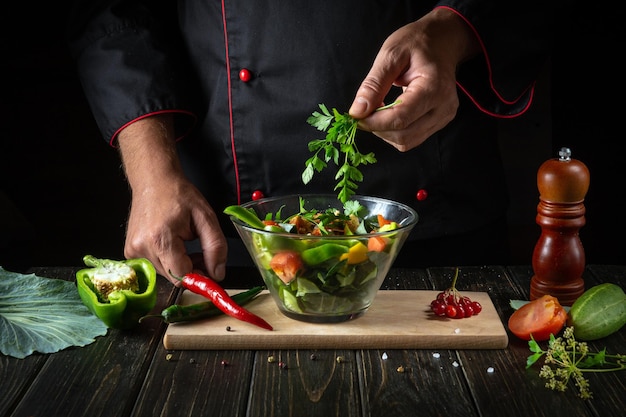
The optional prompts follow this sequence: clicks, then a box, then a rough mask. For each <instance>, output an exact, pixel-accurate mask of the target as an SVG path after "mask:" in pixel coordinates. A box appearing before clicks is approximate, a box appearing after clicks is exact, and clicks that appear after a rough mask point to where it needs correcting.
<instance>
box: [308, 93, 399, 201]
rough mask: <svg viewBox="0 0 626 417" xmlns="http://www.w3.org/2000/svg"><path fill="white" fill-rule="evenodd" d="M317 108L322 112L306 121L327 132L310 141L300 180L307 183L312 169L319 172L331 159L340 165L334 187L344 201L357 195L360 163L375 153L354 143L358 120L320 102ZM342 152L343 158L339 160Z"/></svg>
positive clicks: (374, 160) (390, 105)
mask: <svg viewBox="0 0 626 417" xmlns="http://www.w3.org/2000/svg"><path fill="white" fill-rule="evenodd" d="M399 102H400V101H394V102H393V103H391V104H388V105H386V106H383V107H380V108H378V109H376V110H377V111H378V110H384V109H387V108H389V107H392V106H394V105H396V104H398V103H399ZM319 107H320V110H321V112H319V111H315V112H313V114H312V115H311V116H309V118H308V119H307V123H308V124H310V125H311V126H313V127H315V128H317V130H319V131H322V132H326V137H325V138H324V139H314V140H312V141H310V142H309V151H310V152H313V156H312V157H310V158H309V159H307V160H306V162H305V166H306V168H305V169H304V171H303V172H302V182H303V183H304V184H308V183H309V182H310V181H311V180H312V179H313V175H314V174H315V171H317V172H321V171H322V170H323V169H324V168H326V167H327V166H328V163H329V162H330V161H331V160H332V161H333V163H334V164H335V165H337V166H338V167H339V169H338V170H337V173H336V174H335V180H338V182H337V185H335V188H334V190H335V191H336V190H339V194H338V198H339V201H341V202H342V203H345V202H346V201H348V200H349V199H350V197H352V196H353V195H354V194H356V190H357V188H358V184H357V183H358V182H362V181H363V173H362V172H361V171H360V170H359V166H361V165H367V164H373V163H375V162H376V156H375V155H374V153H373V152H370V153H367V154H363V153H361V152H359V149H358V148H357V146H356V143H355V137H356V132H357V129H358V123H359V121H358V120H357V119H355V118H353V117H352V116H350V115H349V114H348V113H340V112H339V111H337V109H335V108H333V109H332V112H330V111H329V110H328V108H327V107H326V106H325V105H324V104H320V105H319ZM341 154H342V155H343V160H342V161H341V162H340V155H341Z"/></svg>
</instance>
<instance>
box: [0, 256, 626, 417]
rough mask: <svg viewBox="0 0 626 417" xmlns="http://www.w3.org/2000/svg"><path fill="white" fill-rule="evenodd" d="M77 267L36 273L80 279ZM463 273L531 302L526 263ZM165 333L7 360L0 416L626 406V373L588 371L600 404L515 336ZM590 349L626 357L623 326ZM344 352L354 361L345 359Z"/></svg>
mask: <svg viewBox="0 0 626 417" xmlns="http://www.w3.org/2000/svg"><path fill="white" fill-rule="evenodd" d="M77 269H78V268H75V269H73V268H54V267H46V268H43V267H42V268H32V269H30V270H29V271H27V272H34V273H36V274H38V275H40V276H44V277H50V278H61V279H68V280H73V279H74V273H75V272H76V270H77ZM453 273H454V268H431V269H423V270H422V269H419V270H406V269H393V270H392V271H391V272H390V274H389V276H388V277H387V280H386V281H385V283H384V285H383V289H387V290H395V289H424V290H441V289H443V288H445V287H447V286H448V285H449V284H450V279H451V276H452V274H453ZM460 273H461V278H460V284H459V286H458V288H459V290H461V291H463V290H467V291H485V292H488V293H489V295H490V296H491V298H492V300H493V302H494V305H495V306H496V309H497V311H498V313H499V315H500V317H501V319H502V321H503V323H506V321H507V320H508V317H509V315H510V314H511V312H512V310H511V308H510V306H509V300H511V299H528V295H529V289H530V288H529V286H530V278H531V277H532V269H531V267H529V266H510V267H499V266H485V267H461V268H460ZM227 276H229V277H230V278H229V279H228V281H227V282H226V283H225V284H224V285H225V286H228V287H229V288H248V287H249V286H251V285H252V284H256V283H259V282H260V281H259V280H260V278H259V277H258V276H257V275H256V273H254V271H248V270H234V271H229V273H228V275H227ZM584 279H585V283H586V286H587V287H590V286H592V285H595V284H597V283H600V282H614V283H618V284H620V285H622V287H623V286H624V283H626V266H615V265H602V266H600V265H591V266H588V267H587V269H586V271H585V275H584ZM236 280H237V281H236ZM179 291H180V290H178V289H176V288H174V287H173V286H172V285H171V284H169V283H168V282H167V281H166V280H165V279H164V278H160V281H159V301H158V305H157V307H156V310H157V311H160V309H162V308H164V307H166V306H167V305H170V304H171V303H173V302H175V300H176V297H177V296H178V293H179ZM165 330H166V325H164V324H162V323H159V322H158V321H157V320H149V321H146V322H144V323H142V324H141V325H140V326H139V327H138V328H137V329H135V330H133V331H117V330H109V332H108V334H107V335H106V336H103V337H99V338H98V339H97V341H96V342H95V343H93V344H91V345H88V346H86V347H83V348H70V349H66V350H64V351H61V352H57V353H54V354H33V355H31V356H29V357H27V358H25V359H16V358H12V357H7V356H0V376H1V379H0V415H1V416H20V417H21V416H47V417H49V416H64V417H69V416H101V415H103V416H116V417H121V416H159V415H162V416H177V417H178V416H210V417H217V416H228V417H231V416H254V417H256V416H306V417H314V416H320V417H330V416H341V417H351V416H375V417H383V416H393V417H403V416H443V417H458V416H463V417H471V416H507V417H513V416H524V417H527V416H550V417H555V416H571V417H579V416H598V417H610V416H620V417H621V416H624V412H625V410H626V371H621V372H611V373H603V374H591V375H588V379H589V381H590V384H591V390H592V391H593V394H594V397H593V399H591V400H582V399H579V398H578V397H577V396H576V389H575V387H574V386H573V384H572V385H570V386H569V387H568V389H567V390H566V391H565V392H563V393H559V392H555V391H552V390H549V389H547V388H545V387H544V384H545V381H544V380H543V379H541V378H539V376H538V373H539V366H534V367H531V368H530V369H528V370H527V369H525V364H526V357H527V356H528V355H529V353H530V351H529V350H528V346H527V344H526V342H524V341H521V340H518V339H516V338H515V337H514V336H512V335H510V334H509V339H510V341H509V346H508V347H507V348H506V349H497V350H471V349H468V350H431V349H424V350H386V349H384V348H381V349H375V350H318V351H313V350H271V351H247V350H239V351H230V350H219V351H167V350H165V349H164V347H163V343H162V341H163V334H164V333H165ZM589 345H590V348H591V349H593V350H596V349H602V348H604V347H606V348H607V351H608V352H609V353H625V351H626V328H623V329H621V330H620V331H619V332H618V333H616V334H613V335H611V336H609V337H607V338H605V339H602V340H600V341H597V342H593V343H590V344H589ZM384 353H386V354H387V359H386V360H383V354H384ZM435 353H439V355H440V356H439V357H438V358H436V357H435V356H436V355H435ZM312 354H315V360H312V359H311V355H312ZM269 356H274V357H275V358H277V360H280V361H283V362H284V363H286V364H287V369H281V368H280V367H279V366H276V363H270V362H269V361H268V357H269ZM338 356H343V358H344V359H345V360H344V361H343V362H341V363H338V362H337V360H336V358H337V357H338ZM223 361H226V362H227V365H226V366H224V365H223ZM542 362H543V361H542ZM398 366H403V367H404V369H405V372H398V370H397V368H398ZM489 368H493V372H488V369H489Z"/></svg>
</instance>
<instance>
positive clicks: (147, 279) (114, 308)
mask: <svg viewBox="0 0 626 417" xmlns="http://www.w3.org/2000/svg"><path fill="white" fill-rule="evenodd" d="M105 261H107V262H121V263H124V264H126V265H128V266H130V267H131V268H132V269H133V270H135V273H136V274H137V278H138V281H139V291H138V292H133V291H131V290H118V291H114V292H112V293H111V294H110V295H109V300H108V302H106V301H102V300H101V299H99V297H98V294H97V291H96V290H95V289H94V285H93V283H92V281H91V277H93V275H94V273H95V271H96V270H97V269H98V268H85V269H81V270H79V271H78V272H76V286H77V288H78V294H79V295H80V298H81V300H82V302H83V304H85V306H87V308H88V309H89V311H91V312H92V313H93V314H94V315H95V316H97V317H98V318H99V319H100V320H102V322H103V323H104V324H105V325H106V326H107V327H109V328H112V329H122V330H127V329H131V328H133V327H135V326H136V325H137V324H138V323H139V319H140V318H141V317H143V316H145V315H146V313H148V312H149V311H150V310H152V309H153V308H154V306H155V305H156V301H157V288H156V280H157V274H156V270H155V269H154V266H153V265H152V263H151V262H150V261H149V260H148V259H145V258H137V259H128V260H125V261H110V260H105Z"/></svg>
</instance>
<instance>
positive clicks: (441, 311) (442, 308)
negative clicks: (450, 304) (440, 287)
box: [432, 303, 446, 316]
mask: <svg viewBox="0 0 626 417" xmlns="http://www.w3.org/2000/svg"><path fill="white" fill-rule="evenodd" d="M432 310H433V313H435V314H436V315H438V316H445V315H446V305H445V304H444V303H437V304H435V305H434V306H432Z"/></svg>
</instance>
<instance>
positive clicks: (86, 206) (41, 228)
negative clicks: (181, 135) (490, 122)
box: [0, 3, 626, 269]
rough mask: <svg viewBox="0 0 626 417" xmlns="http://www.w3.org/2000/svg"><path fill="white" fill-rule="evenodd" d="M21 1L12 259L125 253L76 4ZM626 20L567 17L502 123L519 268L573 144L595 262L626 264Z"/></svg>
mask: <svg viewBox="0 0 626 417" xmlns="http://www.w3.org/2000/svg"><path fill="white" fill-rule="evenodd" d="M11 7H16V8H17V9H16V10H7V12H6V15H5V19H4V20H5V22H4V24H3V25H2V26H3V28H2V33H3V35H4V36H2V38H1V39H0V42H1V43H2V61H1V64H0V69H2V72H1V73H0V74H2V75H1V77H2V78H1V79H2V93H1V94H2V96H1V97H2V100H1V104H0V106H1V107H0V121H1V127H2V128H1V130H0V132H1V133H0V134H1V135H2V138H1V140H0V170H1V171H0V173H1V175H0V266H3V267H4V268H5V269H11V268H21V267H28V266H44V265H48V266H53V265H54V266H77V265H81V264H82V257H83V255H85V254H93V255H95V256H98V257H107V258H120V259H121V258H123V245H124V224H125V220H126V214H127V211H128V206H129V192H128V188H127V185H126V183H125V180H124V176H123V172H122V170H121V166H120V161H119V158H118V155H117V152H116V151H115V150H114V149H112V148H110V147H109V146H108V145H107V143H106V142H105V141H104V140H103V139H102V137H101V136H100V133H99V132H98V130H97V128H96V126H95V122H94V120H93V118H92V116H91V113H90V111H89V108H88V106H87V104H86V101H85V99H84V97H83V95H82V92H81V88H80V84H79V82H78V79H77V76H76V73H75V71H74V68H73V64H72V62H71V60H70V58H69V56H68V53H67V50H66V46H65V42H64V38H63V28H64V19H65V12H66V10H67V8H66V7H65V8H64V7H63V6H59V5H58V4H54V3H51V4H45V5H37V6H36V10H32V9H27V7H25V6H11ZM28 7H32V5H31V6H28ZM603 13H604V14H603ZM7 19H12V20H14V22H7V21H6V20H7ZM620 26H621V24H620V23H618V21H617V15H616V14H614V15H610V14H607V13H606V12H603V11H602V10H591V11H586V10H585V11H569V12H566V14H564V15H562V16H559V22H558V27H559V29H558V31H557V36H556V48H555V53H554V56H553V58H552V62H551V65H549V66H548V67H547V68H546V70H545V73H544V74H543V76H542V77H541V79H540V80H539V85H538V91H537V98H536V102H535V104H534V106H533V108H532V109H531V111H530V112H529V113H527V114H526V115H524V116H523V117H521V118H519V119H516V120H511V121H505V122H502V128H501V133H502V135H501V136H502V138H501V143H502V152H503V156H504V158H505V161H506V163H507V170H508V174H507V176H508V177H507V179H508V181H509V188H510V195H511V199H512V203H513V205H512V208H511V213H510V227H511V231H512V245H513V248H514V249H515V253H514V263H516V264H530V262H531V258H532V251H533V248H534V244H535V242H536V240H537V238H538V237H539V234H540V228H539V226H538V225H537V224H536V223H535V215H536V206H537V203H538V191H537V187H536V172H537V169H538V168H539V166H540V165H541V163H542V162H543V161H545V160H546V159H548V158H552V157H556V156H557V154H558V149H559V148H560V147H561V146H567V147H570V148H571V149H572V152H573V157H574V158H576V159H579V160H581V161H582V162H584V163H585V164H586V165H587V166H588V168H589V170H590V172H591V185H590V188H589V192H588V194H587V196H586V199H585V207H586V209H587V214H586V220H587V224H586V225H585V226H584V227H583V228H582V229H581V230H580V237H581V240H582V242H583V245H584V248H585V253H586V257H587V263H606V264H623V263H624V260H625V255H626V250H625V247H626V246H625V244H624V237H625V236H626V220H625V214H624V213H625V209H626V202H625V199H626V197H625V194H626V185H625V182H626V175H625V174H624V164H625V163H626V161H624V157H625V152H624V150H625V149H626V146H625V145H624V140H625V139H624V133H623V130H622V125H623V123H621V121H622V120H623V118H624V115H623V113H624V111H623V105H622V104H621V103H620V101H621V99H622V97H623V94H621V93H622V91H623V86H622V84H623V81H622V80H623V78H624V77H623V74H622V73H623V70H622V69H621V67H620V66H618V65H617V62H618V60H619V61H621V59H622V57H621V56H620V55H621V54H622V51H623V40H624V30H623V29H621V28H620Z"/></svg>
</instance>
